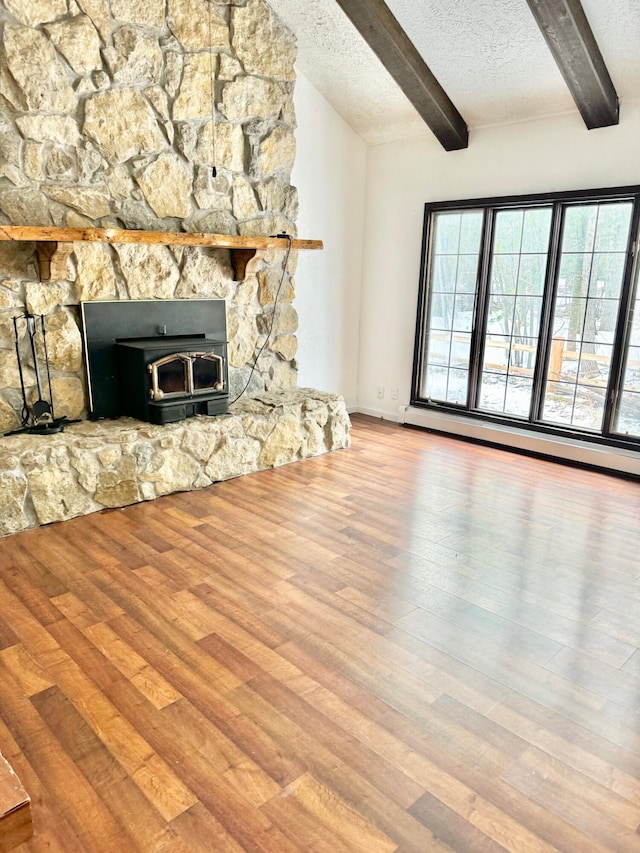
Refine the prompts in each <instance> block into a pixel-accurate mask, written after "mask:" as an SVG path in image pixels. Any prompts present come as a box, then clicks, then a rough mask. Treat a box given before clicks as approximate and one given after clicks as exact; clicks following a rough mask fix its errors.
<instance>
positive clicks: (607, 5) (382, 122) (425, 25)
mask: <svg viewBox="0 0 640 853" xmlns="http://www.w3.org/2000/svg"><path fill="white" fill-rule="evenodd" d="M386 2H387V5H388V6H389V8H390V9H391V11H392V12H393V14H394V15H395V16H396V18H397V19H398V21H399V22H400V24H401V26H402V27H403V28H404V29H405V31H406V32H407V34H408V35H409V38H410V39H411V40H412V41H413V43H414V44H415V46H416V48H417V49H418V51H419V52H420V53H421V54H422V56H423V58H424V60H425V62H426V63H427V65H428V66H429V68H430V69H431V71H432V72H433V73H434V74H435V76H436V78H437V79H438V80H439V82H440V83H441V85H442V86H443V87H444V89H445V91H446V92H447V94H448V95H449V97H450V98H451V100H452V101H453V103H454V104H455V105H456V107H457V108H458V110H459V111H460V113H461V114H462V116H463V117H464V119H465V121H466V122H467V125H468V126H469V128H470V130H471V132H473V130H474V128H479V127H486V126H488V125H494V124H505V123H508V122H514V121H523V120H527V119H532V118H537V117H540V116H543V115H553V114H557V113H562V112H569V111H572V110H575V109H576V107H575V105H574V103H573V100H572V98H571V95H570V94H569V91H568V90H567V88H566V85H565V83H564V81H563V79H562V76H561V75H560V72H559V71H558V68H557V66H556V64H555V62H554V60H553V58H552V56H551V54H550V53H549V50H548V48H547V46H546V44H545V41H544V39H543V37H542V35H541V33H540V31H539V29H538V27H537V26H536V23H535V21H534V19H533V16H532V14H531V12H530V10H529V7H528V5H527V3H526V0H419V2H416V0H386ZM269 3H270V5H271V6H272V7H273V9H274V10H275V12H276V13H277V14H278V15H279V16H280V17H281V18H282V20H283V21H284V22H285V23H286V24H287V25H288V26H289V28H290V29H291V30H293V32H294V33H295V34H296V36H297V38H298V67H299V68H300V70H301V71H302V72H303V74H304V75H305V76H306V77H307V78H308V79H309V80H310V81H311V83H313V85H314V86H315V87H316V88H317V89H318V90H319V91H320V92H321V93H322V94H323V95H324V96H325V98H326V99H327V100H328V101H329V102H330V103H331V104H332V105H333V106H334V108H335V109H336V110H337V111H338V112H339V113H340V114H341V115H342V116H343V118H344V119H345V120H346V121H347V122H348V123H349V124H350V125H351V127H353V129H354V130H355V131H356V132H357V133H359V134H360V135H361V136H362V138H363V139H364V140H365V142H367V143H368V144H379V143H382V142H389V141H393V140H395V139H401V138H403V137H407V136H416V135H419V134H424V133H425V132H426V133H428V132H429V131H428V129H427V128H426V125H425V124H424V123H423V121H422V120H421V119H420V118H419V116H418V114H417V113H416V111H415V110H414V108H413V107H412V105H411V104H410V103H409V102H408V101H407V99H406V98H405V96H404V95H403V94H402V92H401V91H400V89H399V87H398V86H397V85H396V83H395V82H394V81H393V80H392V79H391V77H390V76H389V75H388V73H387V72H386V70H385V69H384V67H383V66H382V64H381V63H380V61H379V60H378V59H377V57H376V56H375V55H374V54H373V53H372V52H371V50H370V49H369V48H368V46H367V45H366V44H365V42H364V40H363V39H362V37H361V36H360V35H359V33H358V32H357V31H356V30H355V28H354V27H353V25H352V24H351V22H350V21H349V19H348V18H347V17H346V15H345V14H344V12H343V11H342V9H341V8H340V7H339V6H338V4H337V2H335V0H269ZM582 3H583V7H584V10H585V13H586V15H587V18H588V19H589V22H590V24H591V27H592V29H593V31H594V34H595V37H596V40H597V41H598V44H599V46H600V50H601V51H602V54H603V56H604V59H605V62H606V63H607V67H608V69H609V73H610V74H611V77H612V79H613V83H614V85H615V87H616V90H617V92H618V96H619V97H620V100H621V102H622V103H623V108H624V101H625V100H637V99H638V98H639V97H640V0H582Z"/></svg>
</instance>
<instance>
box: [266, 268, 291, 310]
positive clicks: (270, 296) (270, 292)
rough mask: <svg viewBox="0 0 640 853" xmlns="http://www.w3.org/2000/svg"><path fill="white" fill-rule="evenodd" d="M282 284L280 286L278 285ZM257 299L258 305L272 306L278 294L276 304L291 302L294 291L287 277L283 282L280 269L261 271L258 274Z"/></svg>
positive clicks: (286, 276)
mask: <svg viewBox="0 0 640 853" xmlns="http://www.w3.org/2000/svg"><path fill="white" fill-rule="evenodd" d="M280 282H282V286H281V285H280ZM258 285H259V289H258V299H259V300H260V305H273V303H274V302H275V300H276V293H277V294H278V302H280V303H282V302H293V299H294V297H295V291H294V289H293V286H292V284H291V280H290V278H289V276H288V275H286V274H285V276H284V280H283V276H282V270H281V269H269V268H267V269H262V270H260V271H259V272H258Z"/></svg>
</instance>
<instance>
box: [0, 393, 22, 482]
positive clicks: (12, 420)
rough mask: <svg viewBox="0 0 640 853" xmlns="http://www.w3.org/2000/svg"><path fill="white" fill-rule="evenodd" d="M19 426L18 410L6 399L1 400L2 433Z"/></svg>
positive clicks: (0, 429) (0, 420)
mask: <svg viewBox="0 0 640 853" xmlns="http://www.w3.org/2000/svg"><path fill="white" fill-rule="evenodd" d="M18 426H20V418H19V416H18V412H16V411H15V409H14V408H13V407H12V406H10V405H9V404H8V403H5V401H4V400H0V433H3V432H8V431H9V430H10V429H16V428H17V427H18ZM1 476H2V474H0V477H1Z"/></svg>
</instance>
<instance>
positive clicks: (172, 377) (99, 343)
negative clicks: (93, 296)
mask: <svg viewBox="0 0 640 853" xmlns="http://www.w3.org/2000/svg"><path fill="white" fill-rule="evenodd" d="M81 307H82V324H83V332H84V342H85V357H86V365H87V378H88V384H89V408H90V415H91V417H92V418H93V419H97V418H105V417H118V416H120V415H130V416H131V417H134V418H139V419H140V420H144V421H149V422H151V423H155V424H164V423H171V422H172V421H179V420H183V419H184V418H188V417H192V416H193V415H218V414H223V413H224V412H226V411H227V409H228V404H229V379H228V366H227V340H226V337H227V324H226V311H225V303H224V300H222V299H188V300H187V299H185V300H180V299H177V300H139V301H131V302H127V301H118V302H83V303H82V306H81Z"/></svg>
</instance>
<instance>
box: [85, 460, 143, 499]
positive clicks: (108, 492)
mask: <svg viewBox="0 0 640 853" xmlns="http://www.w3.org/2000/svg"><path fill="white" fill-rule="evenodd" d="M136 468H137V465H136V458H135V456H132V455H125V456H122V457H121V458H120V459H119V460H118V462H117V463H116V464H115V465H114V466H113V468H111V469H110V470H109V471H101V472H100V473H99V474H98V478H97V484H96V491H95V494H94V498H95V500H96V501H97V502H98V503H100V504H102V505H103V506H108V507H116V506H127V505H129V504H133V503H138V501H140V500H142V496H141V494H140V489H139V487H138V480H137V470H136Z"/></svg>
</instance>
